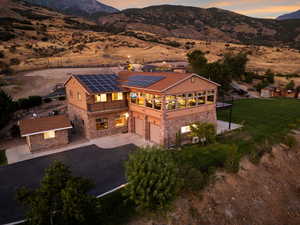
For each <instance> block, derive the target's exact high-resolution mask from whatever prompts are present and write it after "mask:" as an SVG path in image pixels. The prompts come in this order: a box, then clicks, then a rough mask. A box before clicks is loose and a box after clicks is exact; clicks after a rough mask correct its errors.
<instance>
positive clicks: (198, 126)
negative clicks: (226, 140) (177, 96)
mask: <svg viewBox="0 0 300 225" xmlns="http://www.w3.org/2000/svg"><path fill="white" fill-rule="evenodd" d="M190 128H191V134H190V136H192V137H199V138H200V140H201V141H200V143H201V144H212V143H215V142H216V135H217V131H216V127H215V126H214V125H213V124H211V123H200V122H198V123H195V124H193V125H191V126H190Z"/></svg>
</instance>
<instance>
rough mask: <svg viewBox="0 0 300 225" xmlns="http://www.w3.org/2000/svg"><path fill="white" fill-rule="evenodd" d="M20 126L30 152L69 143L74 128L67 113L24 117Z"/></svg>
mask: <svg viewBox="0 0 300 225" xmlns="http://www.w3.org/2000/svg"><path fill="white" fill-rule="evenodd" d="M19 126H20V132H21V137H25V138H26V142H27V144H28V147H29V150H30V152H35V151H41V150H47V149H49V148H54V147H61V146H64V145H67V144H68V143H69V130H70V129H72V125H71V123H70V121H69V119H68V117H67V116H66V115H58V116H51V117H41V118H31V119H24V120H21V121H20V122H19Z"/></svg>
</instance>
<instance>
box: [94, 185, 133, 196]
mask: <svg viewBox="0 0 300 225" xmlns="http://www.w3.org/2000/svg"><path fill="white" fill-rule="evenodd" d="M127 185H128V183H126V184H122V185H120V186H118V187H116V188H114V189H112V190H110V191H107V192H105V193H103V194H101V195H98V196H96V198H102V197H104V196H105V195H108V194H111V193H113V192H115V191H117V190H120V189H122V188H123V187H125V186H127Z"/></svg>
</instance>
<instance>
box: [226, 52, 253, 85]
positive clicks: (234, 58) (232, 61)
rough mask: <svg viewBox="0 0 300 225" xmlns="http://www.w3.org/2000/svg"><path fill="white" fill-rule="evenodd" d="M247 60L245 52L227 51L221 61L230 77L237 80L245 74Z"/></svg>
mask: <svg viewBox="0 0 300 225" xmlns="http://www.w3.org/2000/svg"><path fill="white" fill-rule="evenodd" d="M247 62H248V58H247V54H246V53H242V52H240V53H238V54H237V55H233V54H231V53H227V54H225V55H224V59H223V63H224V65H225V66H226V67H227V69H228V74H229V75H230V76H231V77H232V79H237V80H240V79H241V77H242V76H243V75H244V74H245V72H246V64H247Z"/></svg>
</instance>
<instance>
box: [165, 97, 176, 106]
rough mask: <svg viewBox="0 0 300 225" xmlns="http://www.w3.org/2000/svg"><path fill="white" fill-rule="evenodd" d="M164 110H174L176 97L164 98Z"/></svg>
mask: <svg viewBox="0 0 300 225" xmlns="http://www.w3.org/2000/svg"><path fill="white" fill-rule="evenodd" d="M166 109H167V110H174V109H176V96H174V95H172V96H166Z"/></svg>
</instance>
